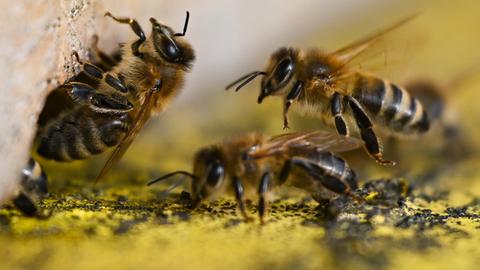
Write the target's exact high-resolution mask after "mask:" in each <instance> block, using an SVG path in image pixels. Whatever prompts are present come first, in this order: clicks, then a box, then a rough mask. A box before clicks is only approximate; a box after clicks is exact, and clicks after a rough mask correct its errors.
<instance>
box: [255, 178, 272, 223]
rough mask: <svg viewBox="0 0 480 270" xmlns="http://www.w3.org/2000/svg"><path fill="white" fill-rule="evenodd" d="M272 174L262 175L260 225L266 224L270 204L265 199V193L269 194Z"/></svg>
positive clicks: (259, 188) (259, 209)
mask: <svg viewBox="0 0 480 270" xmlns="http://www.w3.org/2000/svg"><path fill="white" fill-rule="evenodd" d="M270 177H271V175H270V172H266V173H264V174H263V175H262V178H261V180H260V186H259V187H258V195H259V197H260V198H259V200H258V215H259V216H260V224H262V225H263V224H265V214H266V213H267V207H268V202H267V199H266V198H265V193H267V191H268V188H269V182H270Z"/></svg>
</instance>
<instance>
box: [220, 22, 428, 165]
mask: <svg viewBox="0 0 480 270" xmlns="http://www.w3.org/2000/svg"><path fill="white" fill-rule="evenodd" d="M412 18H413V17H408V18H406V19H404V20H402V21H399V22H397V23H395V24H394V25H392V26H390V27H388V28H386V29H384V30H382V31H380V32H379V33H377V34H375V35H372V36H369V37H367V38H364V39H361V40H358V41H356V42H353V43H351V44H350V45H347V46H345V47H343V48H341V49H339V50H337V51H334V52H333V53H325V52H323V51H321V50H319V49H310V50H300V49H296V48H280V49H278V50H277V51H276V52H274V53H273V54H272V56H271V57H270V61H269V63H268V64H267V67H266V69H265V71H254V72H251V73H249V74H247V75H245V76H243V77H241V78H240V79H238V80H236V81H234V82H233V83H231V84H230V85H228V86H227V87H226V89H227V90H228V89H230V88H231V87H233V86H235V85H237V84H239V85H238V86H237V87H236V91H238V90H240V89H241V88H242V87H243V86H245V85H246V84H248V83H249V82H250V81H252V80H253V79H254V78H256V77H257V76H263V78H262V81H261V88H260V95H259V96H258V103H259V104H260V103H262V101H263V100H264V98H266V97H267V96H281V97H283V99H284V110H283V119H284V128H289V122H288V117H287V116H288V111H289V109H290V106H291V105H292V104H297V105H298V108H299V109H302V111H303V112H305V113H310V114H313V115H316V116H319V117H320V118H322V120H323V121H324V122H326V123H327V124H328V125H330V126H334V127H335V128H336V131H337V132H338V134H340V135H344V136H348V135H350V133H351V132H350V129H349V127H353V128H355V126H356V128H357V129H358V130H354V131H355V132H356V133H359V135H360V137H361V138H362V140H363V141H364V142H365V144H364V146H365V149H366V150H367V152H368V153H369V155H370V156H372V157H373V158H374V159H375V160H376V161H377V162H378V163H380V164H383V165H394V164H395V163H394V162H393V161H389V160H386V159H384V158H383V149H382V144H381V142H380V140H379V138H378V137H377V135H376V133H375V131H374V129H373V128H374V125H376V126H379V127H382V128H384V129H386V130H388V131H390V132H392V133H394V134H405V135H408V134H419V133H424V132H426V131H427V130H428V129H429V119H428V115H427V112H426V110H425V109H424V108H423V106H422V104H421V103H420V102H419V100H417V99H416V98H414V97H412V96H411V95H410V94H409V93H408V92H407V91H405V90H404V89H402V88H401V87H399V86H398V85H396V84H393V83H391V82H389V81H387V80H384V79H382V78H379V77H376V76H374V75H371V74H367V73H366V72H362V71H360V70H358V69H355V68H354V67H353V65H352V60H354V58H355V57H357V56H359V55H360V54H362V53H363V52H365V51H367V49H369V47H371V45H373V44H374V43H376V42H377V41H379V40H380V38H381V37H382V36H383V35H384V34H386V33H388V32H390V31H392V30H393V29H395V28H397V27H399V26H400V25H402V24H404V23H406V22H407V21H409V20H411V19H412ZM347 123H349V125H347ZM351 123H354V125H351Z"/></svg>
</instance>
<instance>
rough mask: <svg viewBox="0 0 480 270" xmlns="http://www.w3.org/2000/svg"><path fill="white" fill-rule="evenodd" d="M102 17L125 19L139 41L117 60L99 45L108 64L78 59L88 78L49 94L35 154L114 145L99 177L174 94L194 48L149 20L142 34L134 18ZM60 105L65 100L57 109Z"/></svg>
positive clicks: (78, 152) (77, 152) (69, 153)
mask: <svg viewBox="0 0 480 270" xmlns="http://www.w3.org/2000/svg"><path fill="white" fill-rule="evenodd" d="M105 16H108V17H111V18H112V19H114V20H115V21H117V22H119V23H122V24H128V25H130V27H131V28H132V30H133V32H134V33H135V34H136V35H137V36H138V40H136V41H135V42H133V43H131V44H130V45H129V46H123V48H122V49H121V54H120V56H121V59H120V61H119V62H118V63H117V61H115V60H114V59H111V58H109V56H108V55H106V54H105V53H103V52H101V51H99V50H98V49H96V50H97V55H98V56H99V58H100V60H101V61H102V63H101V66H103V67H107V69H109V71H108V72H105V71H104V70H102V69H101V68H100V67H98V66H96V65H94V64H91V63H86V62H82V61H81V60H80V59H79V57H78V54H77V53H76V52H74V53H73V56H75V57H76V58H77V61H78V62H79V63H80V64H81V65H82V71H83V72H82V73H83V75H84V77H85V76H86V77H87V79H89V80H90V81H91V82H92V83H91V84H88V83H83V82H77V81H70V82H67V83H66V84H64V85H62V86H61V87H59V88H58V89H57V91H54V92H55V93H52V94H51V96H50V97H49V98H48V99H47V103H46V106H45V108H44V112H43V113H42V115H41V117H40V121H39V125H40V131H39V133H38V134H37V141H38V143H37V153H38V154H39V155H40V156H42V157H44V158H47V159H52V160H56V161H71V160H79V159H85V158H88V157H90V156H91V155H94V154H99V153H102V152H104V151H105V150H106V149H107V148H108V147H112V146H117V147H116V148H115V150H114V152H113V153H112V155H111V156H110V158H109V159H108V161H107V162H106V164H105V165H104V167H103V169H102V171H101V172H100V174H99V175H98V177H97V181H98V179H100V178H101V177H103V176H104V175H105V174H106V173H107V171H108V170H109V169H110V168H111V167H112V165H113V164H114V163H115V162H116V161H118V160H119V159H120V158H121V157H122V155H123V154H124V153H125V151H126V150H127V148H128V147H129V146H130V144H131V143H132V141H133V139H134V138H135V136H136V135H137V134H138V132H139V131H140V129H141V128H142V126H143V125H144V124H145V122H146V121H147V120H148V119H149V118H150V116H151V115H153V114H156V113H160V112H162V111H163V110H165V108H166V107H167V105H168V104H169V103H170V101H171V100H172V98H174V97H175V96H176V95H178V93H179V91H180V88H181V87H182V85H183V81H184V76H185V73H186V72H187V71H188V70H189V69H190V68H191V65H192V62H193V60H194V58H195V57H194V52H193V49H192V47H191V46H190V44H189V43H188V42H187V41H186V40H185V39H184V36H185V33H186V31H187V26H188V21H189V13H188V12H187V16H186V18H185V24H184V28H183V32H182V33H175V32H174V31H173V30H172V29H171V28H170V27H168V26H166V25H163V24H160V23H159V22H157V20H155V19H154V18H151V19H150V22H151V24H152V33H151V35H150V36H149V37H146V36H145V33H144V32H143V30H142V28H141V27H140V25H139V24H138V23H137V21H136V20H134V19H130V18H117V17H115V16H113V15H112V14H110V13H109V12H107V13H106V14H105ZM58 104H62V105H64V107H63V108H60V109H58V108H57V107H56V106H58Z"/></svg>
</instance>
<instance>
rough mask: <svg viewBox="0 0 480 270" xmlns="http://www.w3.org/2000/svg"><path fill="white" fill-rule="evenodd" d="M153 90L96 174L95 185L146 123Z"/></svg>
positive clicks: (120, 156)
mask: <svg viewBox="0 0 480 270" xmlns="http://www.w3.org/2000/svg"><path fill="white" fill-rule="evenodd" d="M153 93H154V91H153V90H150V91H149V92H148V93H147V95H146V97H145V101H144V102H143V105H142V107H141V108H140V110H139V112H138V114H137V115H136V117H135V119H134V121H133V123H132V126H131V128H130V130H129V131H128V133H127V134H126V135H125V137H124V138H123V139H122V141H121V142H120V143H119V144H118V145H117V147H116V148H115V150H114V151H113V153H112V154H111V155H110V157H109V158H108V160H107V162H106V163H105V165H104V166H103V168H102V170H101V171H100V173H99V174H98V176H97V178H96V179H95V183H98V181H100V179H101V178H103V177H104V176H105V175H106V174H107V172H108V171H109V170H110V169H111V168H112V167H113V165H115V164H116V163H117V162H118V161H119V160H120V159H121V158H122V156H123V155H124V154H125V152H126V151H127V149H128V147H130V145H131V144H132V142H133V140H134V139H135V137H136V136H137V135H138V133H139V132H140V130H141V129H142V127H143V125H144V124H145V123H146V122H147V120H148V119H149V118H150V112H151V107H152V105H153V100H154V99H153V98H152V97H153Z"/></svg>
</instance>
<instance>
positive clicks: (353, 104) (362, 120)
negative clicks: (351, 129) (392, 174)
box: [348, 97, 395, 166]
mask: <svg viewBox="0 0 480 270" xmlns="http://www.w3.org/2000/svg"><path fill="white" fill-rule="evenodd" d="M348 104H349V106H350V108H351V109H352V112H353V117H354V118H355V121H356V122H357V126H358V128H359V129H360V135H361V137H362V140H363V141H364V142H365V148H366V149H367V152H368V153H369V154H370V155H371V156H372V157H373V158H374V159H375V160H376V161H377V162H378V163H380V164H382V165H391V166H393V165H395V162H393V161H389V160H385V159H383V153H382V147H381V144H380V141H379V139H378V137H377V135H376V134H375V132H374V131H373V126H372V122H371V121H370V119H369V118H368V116H367V114H366V113H365V111H364V110H363V108H362V107H361V105H360V103H359V102H358V101H357V100H356V99H354V98H352V97H348Z"/></svg>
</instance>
